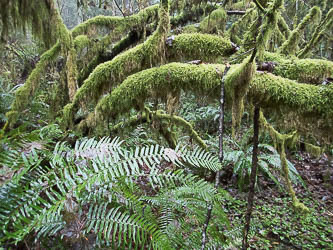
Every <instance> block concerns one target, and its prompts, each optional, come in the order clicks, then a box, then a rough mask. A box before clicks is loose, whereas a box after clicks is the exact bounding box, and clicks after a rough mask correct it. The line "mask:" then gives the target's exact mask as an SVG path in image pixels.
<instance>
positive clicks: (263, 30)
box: [256, 0, 284, 62]
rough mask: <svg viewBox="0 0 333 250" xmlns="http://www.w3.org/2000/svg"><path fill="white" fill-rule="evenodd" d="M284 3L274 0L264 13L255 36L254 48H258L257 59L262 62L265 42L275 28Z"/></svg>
mask: <svg viewBox="0 0 333 250" xmlns="http://www.w3.org/2000/svg"><path fill="white" fill-rule="evenodd" d="M283 4H284V0H275V1H274V3H273V4H272V6H271V7H270V8H269V10H268V11H267V13H266V14H265V18H264V21H263V24H262V25H261V27H260V31H259V34H258V36H257V39H256V40H257V41H256V48H257V50H258V60H259V61H260V62H262V60H263V55H264V51H265V49H266V46H267V43H268V42H269V39H270V38H271V36H272V33H273V31H274V30H275V29H277V28H278V27H277V22H278V18H279V15H280V9H281V8H282V6H283Z"/></svg>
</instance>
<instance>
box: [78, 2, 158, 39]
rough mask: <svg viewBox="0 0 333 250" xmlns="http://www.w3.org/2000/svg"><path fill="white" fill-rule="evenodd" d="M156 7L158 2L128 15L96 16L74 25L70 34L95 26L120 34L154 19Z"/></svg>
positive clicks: (80, 32)
mask: <svg viewBox="0 0 333 250" xmlns="http://www.w3.org/2000/svg"><path fill="white" fill-rule="evenodd" d="M158 9H159V7H158V4H156V5H152V6H150V7H148V8H145V9H143V10H142V11H140V12H139V13H138V14H135V15H131V16H129V17H115V16H112V17H110V16H96V17H94V18H90V19H88V20H87V21H85V22H83V23H81V24H79V25H78V26H76V27H75V28H74V29H73V30H72V34H73V37H76V36H78V35H82V34H89V33H91V32H93V31H94V29H95V28H96V27H97V26H103V27H107V28H109V29H111V30H113V32H112V33H120V34H122V33H124V32H126V31H128V30H130V29H133V28H134V27H135V26H138V27H142V25H144V24H146V23H148V21H149V20H150V21H154V20H156V19H157V12H158Z"/></svg>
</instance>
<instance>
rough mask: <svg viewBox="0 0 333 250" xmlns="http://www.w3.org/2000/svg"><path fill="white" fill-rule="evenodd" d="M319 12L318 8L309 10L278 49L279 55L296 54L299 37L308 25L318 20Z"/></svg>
mask: <svg viewBox="0 0 333 250" xmlns="http://www.w3.org/2000/svg"><path fill="white" fill-rule="evenodd" d="M320 15H321V11H320V8H319V7H317V6H315V7H313V8H311V10H310V11H309V13H308V14H307V15H306V16H305V17H304V18H303V20H302V22H301V23H300V24H299V25H298V26H297V28H296V29H294V30H293V31H292V33H291V35H290V38H289V39H288V40H287V41H285V42H284V43H283V44H282V46H281V47H280V49H279V51H280V53H282V54H284V55H295V54H296V52H297V46H298V44H299V41H300V38H301V35H302V34H303V32H304V29H305V28H306V26H308V25H309V24H310V23H314V22H316V21H317V20H319V19H320Z"/></svg>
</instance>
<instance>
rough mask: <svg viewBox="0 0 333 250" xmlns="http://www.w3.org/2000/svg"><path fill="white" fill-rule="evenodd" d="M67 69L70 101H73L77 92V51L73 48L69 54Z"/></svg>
mask: <svg viewBox="0 0 333 250" xmlns="http://www.w3.org/2000/svg"><path fill="white" fill-rule="evenodd" d="M66 68H67V72H66V73H67V87H68V94H69V100H70V101H73V98H74V95H75V93H76V90H77V68H76V50H75V49H74V48H71V49H70V50H69V52H68V55H67V62H66Z"/></svg>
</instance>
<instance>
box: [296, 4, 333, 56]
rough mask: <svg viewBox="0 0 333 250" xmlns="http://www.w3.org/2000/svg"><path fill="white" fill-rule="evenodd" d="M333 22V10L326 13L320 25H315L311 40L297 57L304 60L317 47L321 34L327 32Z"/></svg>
mask: <svg viewBox="0 0 333 250" xmlns="http://www.w3.org/2000/svg"><path fill="white" fill-rule="evenodd" d="M332 21H333V9H330V10H329V11H328V13H327V14H326V16H325V18H324V19H323V20H322V21H321V22H320V24H318V25H317V27H316V29H315V31H314V33H313V35H312V37H311V40H310V41H309V42H308V43H307V44H306V46H305V47H304V48H303V49H301V50H300V51H299V52H298V53H297V56H298V57H299V58H305V57H307V56H308V55H309V53H310V52H311V50H312V49H313V48H314V47H315V46H316V45H318V43H319V42H320V40H321V39H322V37H323V36H322V33H323V32H325V30H327V28H329V27H330V26H331V23H332Z"/></svg>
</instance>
